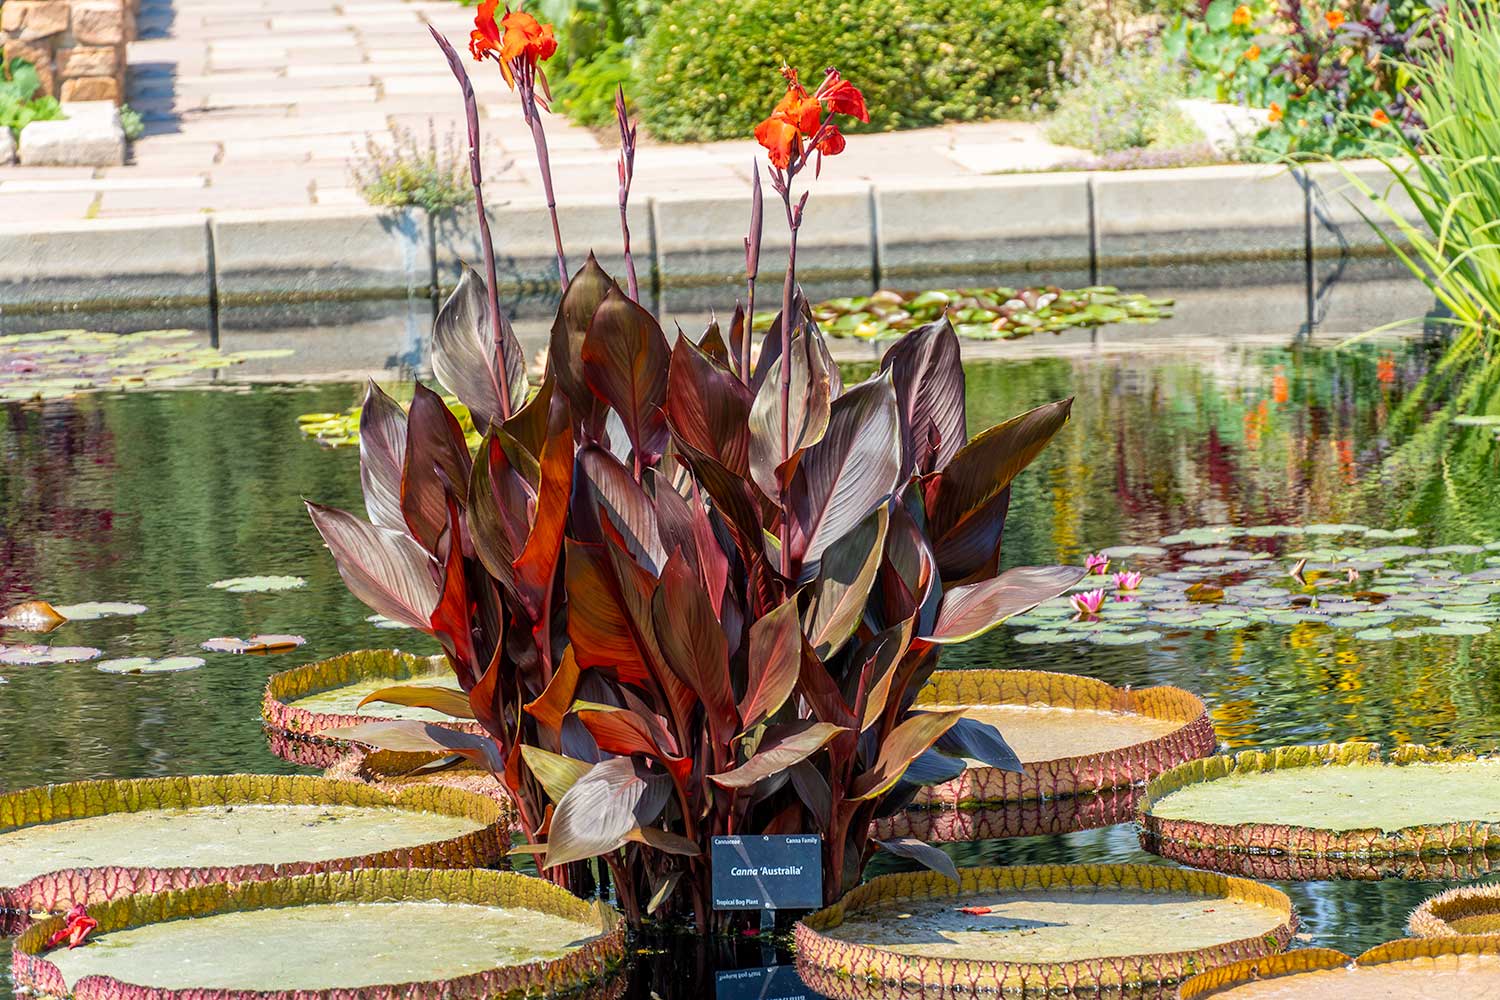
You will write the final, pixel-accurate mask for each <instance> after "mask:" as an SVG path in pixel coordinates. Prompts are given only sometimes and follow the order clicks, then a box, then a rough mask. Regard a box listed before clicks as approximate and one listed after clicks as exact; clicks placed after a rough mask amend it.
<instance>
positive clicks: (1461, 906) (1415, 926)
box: [1406, 885, 1500, 938]
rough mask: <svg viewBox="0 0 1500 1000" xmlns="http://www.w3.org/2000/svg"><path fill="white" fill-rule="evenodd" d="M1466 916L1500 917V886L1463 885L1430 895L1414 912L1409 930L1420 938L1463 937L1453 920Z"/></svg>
mask: <svg viewBox="0 0 1500 1000" xmlns="http://www.w3.org/2000/svg"><path fill="white" fill-rule="evenodd" d="M1464 917H1493V918H1497V919H1500V885H1461V886H1458V887H1457V888H1454V889H1449V890H1448V891H1446V892H1440V893H1438V894H1437V895H1436V896H1432V897H1429V898H1428V899H1425V900H1423V901H1422V905H1420V906H1418V907H1417V908H1416V909H1415V910H1412V911H1411V916H1410V917H1408V918H1407V920H1406V929H1407V930H1408V931H1410V932H1411V933H1413V934H1415V935H1416V936H1417V937H1420V938H1447V937H1461V936H1465V935H1464V932H1463V931H1459V930H1455V929H1454V927H1453V924H1452V923H1451V921H1454V920H1461V919H1463V918H1464Z"/></svg>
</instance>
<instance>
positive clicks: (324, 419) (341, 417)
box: [297, 396, 481, 449]
mask: <svg viewBox="0 0 1500 1000" xmlns="http://www.w3.org/2000/svg"><path fill="white" fill-rule="evenodd" d="M443 402H445V403H447V404H448V409H449V410H451V411H453V415H454V416H455V417H457V418H458V425H459V426H460V427H462V428H463V431H464V437H465V439H466V440H467V441H468V444H469V448H470V449H475V448H478V447H479V440H480V437H481V435H480V433H479V432H478V431H476V430H475V429H474V418H472V417H471V416H469V408H468V407H467V406H464V404H462V403H460V402H459V401H458V400H457V399H454V398H453V397H451V396H445V397H443ZM362 410H363V408H362V407H361V406H360V405H359V404H357V403H356V404H355V405H354V406H351V407H349V409H347V410H345V411H343V412H342V413H304V414H302V416H300V417H298V418H297V429H298V430H299V431H301V432H302V436H303V437H309V438H312V439H313V440H314V441H316V442H318V444H321V445H323V446H324V447H327V448H345V447H348V446H350V445H355V446H357V445H358V444H359V415H360V413H361V412H362Z"/></svg>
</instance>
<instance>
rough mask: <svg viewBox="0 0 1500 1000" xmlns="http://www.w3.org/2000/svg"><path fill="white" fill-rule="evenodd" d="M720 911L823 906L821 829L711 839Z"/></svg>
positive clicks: (715, 896)
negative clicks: (814, 832)
mask: <svg viewBox="0 0 1500 1000" xmlns="http://www.w3.org/2000/svg"><path fill="white" fill-rule="evenodd" d="M713 876H714V877H713V891H714V909H716V910H816V909H818V908H819V907H820V906H822V905H823V838H822V837H820V836H818V835H817V834H795V835H792V836H754V837H715V838H713Z"/></svg>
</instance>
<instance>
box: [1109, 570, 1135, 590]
mask: <svg viewBox="0 0 1500 1000" xmlns="http://www.w3.org/2000/svg"><path fill="white" fill-rule="evenodd" d="M1115 587H1116V588H1118V589H1119V590H1139V589H1140V587H1141V574H1140V573H1138V572H1137V571H1135V570H1133V569H1131V570H1121V571H1120V572H1118V573H1116V574H1115Z"/></svg>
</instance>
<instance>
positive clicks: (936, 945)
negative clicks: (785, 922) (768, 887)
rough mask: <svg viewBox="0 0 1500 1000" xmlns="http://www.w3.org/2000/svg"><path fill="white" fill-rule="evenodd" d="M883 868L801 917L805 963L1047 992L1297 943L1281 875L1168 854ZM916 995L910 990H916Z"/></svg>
mask: <svg viewBox="0 0 1500 1000" xmlns="http://www.w3.org/2000/svg"><path fill="white" fill-rule="evenodd" d="M958 874H959V882H958V883H954V882H952V881H950V880H949V879H947V878H946V877H944V876H942V875H939V874H937V873H936V872H921V873H912V874H900V875H886V876H882V877H880V878H875V879H871V880H870V881H869V882H867V883H865V884H864V885H862V886H860V887H859V888H857V889H855V890H853V891H852V892H850V893H849V894H848V895H846V896H845V897H844V898H843V899H841V900H840V901H839V902H838V903H836V904H835V905H833V906H830V907H828V908H827V909H824V910H819V911H818V912H817V913H814V914H812V915H811V916H809V917H807V918H805V919H804V920H803V921H802V922H800V923H798V924H797V928H796V950H797V958H798V962H799V963H803V964H806V965H808V966H812V967H815V968H821V969H825V970H828V971H830V972H832V973H834V974H835V975H838V976H840V977H845V978H851V979H855V980H859V979H865V980H874V981H882V982H888V983H899V984H903V985H907V986H910V987H914V988H916V989H917V990H926V989H930V990H932V991H934V992H935V993H936V992H938V991H944V990H955V989H958V990H963V991H965V994H966V995H967V994H968V993H971V992H977V991H996V992H1010V993H1044V992H1047V991H1052V990H1056V991H1063V990H1095V989H1110V988H1122V987H1133V986H1141V985H1154V984H1161V983H1171V982H1175V981H1177V980H1180V979H1182V978H1184V977H1185V976H1186V975H1188V974H1189V973H1190V972H1191V971H1193V970H1195V969H1201V968H1204V967H1212V966H1214V965H1218V964H1222V963H1224V962H1229V961H1234V960H1236V959H1239V958H1246V957H1252V956H1262V955H1270V954H1273V953H1275V952H1278V951H1280V950H1281V949H1283V948H1284V947H1286V945H1287V942H1288V941H1290V939H1291V936H1292V931H1293V925H1294V923H1295V919H1294V917H1293V916H1292V905H1291V901H1290V900H1289V899H1287V897H1286V895H1285V894H1284V893H1282V892H1280V891H1278V890H1276V889H1273V888H1271V887H1269V886H1264V885H1259V884H1257V883H1255V882H1249V881H1246V880H1244V879H1237V878H1228V877H1226V876H1223V875H1214V874H1210V873H1207V872H1189V871H1182V870H1179V869H1173V868H1166V867H1162V866H1158V865H1036V866H1022V867H1012V868H965V869H960V870H959V873H958ZM908 995H910V994H908Z"/></svg>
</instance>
